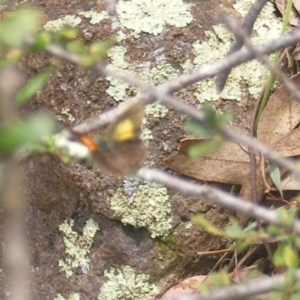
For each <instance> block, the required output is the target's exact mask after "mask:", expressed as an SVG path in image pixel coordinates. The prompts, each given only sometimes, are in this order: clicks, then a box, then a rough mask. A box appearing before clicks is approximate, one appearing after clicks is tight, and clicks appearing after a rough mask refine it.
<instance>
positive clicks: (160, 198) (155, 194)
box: [111, 184, 172, 238]
mask: <svg viewBox="0 0 300 300" xmlns="http://www.w3.org/2000/svg"><path fill="white" fill-rule="evenodd" d="M111 209H112V211H113V213H114V215H115V216H116V217H118V218H120V219H121V221H122V223H124V224H131V225H133V226H136V227H146V228H147V229H148V230H149V231H150V232H151V237H153V238H155V237H157V236H164V235H168V234H169V232H170V230H171V228H172V225H171V222H172V219H171V217H170V213H171V204H170V201H169V195H168V193H167V189H166V188H165V187H163V186H161V185H159V184H141V185H139V186H138V187H137V188H136V189H135V190H134V192H133V193H132V195H129V197H128V196H125V195H124V194H123V192H122V190H121V189H118V190H117V192H116V193H115V195H114V196H113V197H112V199H111Z"/></svg>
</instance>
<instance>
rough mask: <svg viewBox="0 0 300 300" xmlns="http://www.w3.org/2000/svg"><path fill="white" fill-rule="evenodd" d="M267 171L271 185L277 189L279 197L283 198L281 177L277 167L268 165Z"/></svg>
mask: <svg viewBox="0 0 300 300" xmlns="http://www.w3.org/2000/svg"><path fill="white" fill-rule="evenodd" d="M268 170H269V174H270V177H271V179H272V181H273V183H274V184H275V186H276V187H277V189H278V191H279V193H280V196H281V197H282V198H283V193H282V184H281V176H280V169H279V167H278V166H276V165H274V164H272V163H270V164H269V166H268Z"/></svg>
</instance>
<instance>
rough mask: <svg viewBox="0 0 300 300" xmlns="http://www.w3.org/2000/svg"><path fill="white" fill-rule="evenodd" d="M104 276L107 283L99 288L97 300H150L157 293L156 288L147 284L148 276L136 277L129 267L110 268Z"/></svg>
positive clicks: (140, 275) (139, 275)
mask: <svg viewBox="0 0 300 300" xmlns="http://www.w3.org/2000/svg"><path fill="white" fill-rule="evenodd" d="M104 275H105V277H107V278H108V281H107V282H106V283H104V284H103V286H102V287H101V290H100V293H99V295H98V298H97V299H98V300H120V299H124V300H150V299H151V300H152V299H154V298H155V296H156V295H157V293H158V289H157V287H156V286H155V285H154V284H150V283H149V278H150V277H149V276H148V275H145V274H138V275H136V274H135V273H134V270H133V269H132V268H131V267H129V266H122V267H121V268H120V269H114V268H111V269H110V270H109V271H105V272H104Z"/></svg>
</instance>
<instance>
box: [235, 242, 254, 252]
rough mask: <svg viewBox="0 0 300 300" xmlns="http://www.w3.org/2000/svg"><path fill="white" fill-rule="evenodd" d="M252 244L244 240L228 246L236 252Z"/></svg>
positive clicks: (242, 250)
mask: <svg viewBox="0 0 300 300" xmlns="http://www.w3.org/2000/svg"><path fill="white" fill-rule="evenodd" d="M252 244H253V243H252V242H250V241H248V240H245V241H243V242H235V243H234V244H232V245H231V246H230V248H231V249H233V250H234V251H237V252H244V251H245V250H246V249H248V248H249V247H250V246H252Z"/></svg>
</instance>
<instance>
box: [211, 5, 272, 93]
mask: <svg viewBox="0 0 300 300" xmlns="http://www.w3.org/2000/svg"><path fill="white" fill-rule="evenodd" d="M268 1H269V0H256V1H255V2H254V3H253V4H252V6H251V8H250V9H249V11H248V13H247V14H246V16H245V18H244V22H243V24H242V26H241V31H242V32H243V36H244V37H248V36H250V35H251V32H252V30H253V26H254V23H255V21H256V19H257V18H258V16H259V14H260V12H261V10H262V9H263V7H264V6H265V5H266V3H267V2H268ZM243 44H244V40H242V39H239V38H237V39H236V40H235V41H234V42H233V43H232V45H231V47H230V49H229V51H228V54H227V55H230V54H232V53H234V52H236V51H237V50H239V49H241V48H242V47H243ZM230 71H231V68H230V69H228V70H225V71H224V72H222V73H220V74H218V75H217V78H216V81H215V82H216V88H217V91H218V92H219V93H221V92H222V90H223V88H224V86H225V84H226V81H227V78H228V76H229V73H230Z"/></svg>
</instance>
